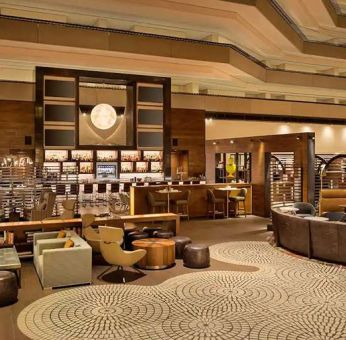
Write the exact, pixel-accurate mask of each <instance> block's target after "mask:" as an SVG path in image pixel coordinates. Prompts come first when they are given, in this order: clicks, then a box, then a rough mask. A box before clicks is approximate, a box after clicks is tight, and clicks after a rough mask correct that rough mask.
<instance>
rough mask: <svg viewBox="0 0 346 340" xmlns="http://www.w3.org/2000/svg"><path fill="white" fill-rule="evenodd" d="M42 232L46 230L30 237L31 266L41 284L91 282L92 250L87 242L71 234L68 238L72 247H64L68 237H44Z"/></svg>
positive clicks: (47, 286)
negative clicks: (31, 242)
mask: <svg viewBox="0 0 346 340" xmlns="http://www.w3.org/2000/svg"><path fill="white" fill-rule="evenodd" d="M40 234H41V235H40ZM42 234H48V233H36V234H35V239H34V243H35V244H34V265H35V268H36V271H37V274H38V277H39V279H40V281H41V284H42V287H43V288H53V287H63V286H71V285H77V284H86V283H91V280H92V250H91V247H90V246H89V245H88V243H87V242H85V241H84V240H83V239H82V238H81V237H79V236H77V235H76V234H74V235H72V236H71V237H69V238H70V239H71V240H72V241H73V242H74V247H72V248H64V245H65V242H66V240H67V239H68V238H47V237H46V238H44V236H46V235H42ZM49 234H51V233H49ZM47 236H48V235H47Z"/></svg>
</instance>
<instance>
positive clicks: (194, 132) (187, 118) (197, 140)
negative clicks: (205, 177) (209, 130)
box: [171, 109, 205, 176]
mask: <svg viewBox="0 0 346 340" xmlns="http://www.w3.org/2000/svg"><path fill="white" fill-rule="evenodd" d="M171 138H172V140H173V139H174V138H176V139H177V142H178V145H177V146H174V145H172V150H186V151H188V154H189V155H188V159H189V174H188V175H189V176H197V175H200V174H205V111H204V110H189V109H172V111H171Z"/></svg>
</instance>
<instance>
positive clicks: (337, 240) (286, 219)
mask: <svg viewBox="0 0 346 340" xmlns="http://www.w3.org/2000/svg"><path fill="white" fill-rule="evenodd" d="M272 221H273V230H274V235H275V241H276V245H277V246H280V247H283V248H286V249H288V250H291V251H293V252H295V253H298V254H301V255H304V256H308V257H309V258H317V259H321V260H326V261H331V262H338V263H343V264H346V224H345V223H341V222H332V221H313V220H307V219H304V218H301V217H297V216H294V215H290V214H287V213H282V212H280V211H279V209H272Z"/></svg>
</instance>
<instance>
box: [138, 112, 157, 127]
mask: <svg viewBox="0 0 346 340" xmlns="http://www.w3.org/2000/svg"><path fill="white" fill-rule="evenodd" d="M138 125H159V126H162V125H163V111H162V110H157V109H154V110H153V109H148V108H140V109H138Z"/></svg>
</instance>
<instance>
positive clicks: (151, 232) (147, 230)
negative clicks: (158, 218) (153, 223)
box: [143, 227, 162, 237]
mask: <svg viewBox="0 0 346 340" xmlns="http://www.w3.org/2000/svg"><path fill="white" fill-rule="evenodd" d="M160 230H162V228H161V227H144V228H143V232H145V233H148V234H149V237H153V236H154V232H155V231H160Z"/></svg>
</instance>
